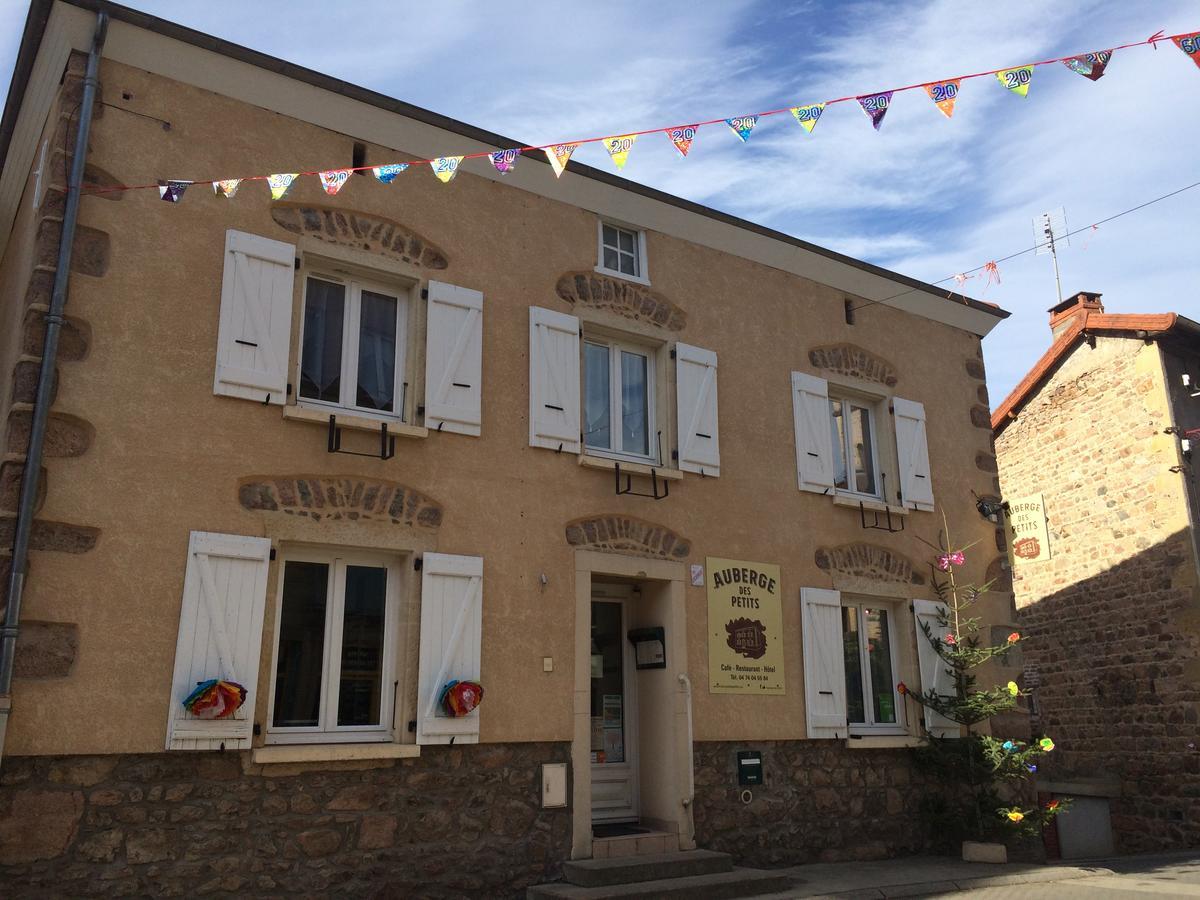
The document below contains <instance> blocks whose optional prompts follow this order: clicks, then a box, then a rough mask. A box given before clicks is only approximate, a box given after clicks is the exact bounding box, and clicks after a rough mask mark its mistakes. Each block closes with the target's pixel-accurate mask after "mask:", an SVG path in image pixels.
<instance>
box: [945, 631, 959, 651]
mask: <svg viewBox="0 0 1200 900" xmlns="http://www.w3.org/2000/svg"><path fill="white" fill-rule="evenodd" d="M942 640H944V641H945V642H946V643H947V644H949V645H950V646H951V647H953V646H954V645H955V644H957V643H958V641H957V640H956V639H955V637H954V633H953V632H950V631H947V632H946V636H945V637H944V638H942Z"/></svg>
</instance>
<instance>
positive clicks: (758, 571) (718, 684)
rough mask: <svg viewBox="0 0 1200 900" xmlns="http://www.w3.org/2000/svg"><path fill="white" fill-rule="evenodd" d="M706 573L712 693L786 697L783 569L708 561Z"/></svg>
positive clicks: (765, 564)
mask: <svg viewBox="0 0 1200 900" xmlns="http://www.w3.org/2000/svg"><path fill="white" fill-rule="evenodd" d="M705 569H706V571H707V575H708V578H707V584H708V689H709V691H710V693H713V694H782V693H783V692H784V682H783V609H782V606H781V603H780V592H779V566H776V565H770V564H768V563H755V562H741V561H739V560H733V559H716V558H714V557H709V558H708V559H706V560H705Z"/></svg>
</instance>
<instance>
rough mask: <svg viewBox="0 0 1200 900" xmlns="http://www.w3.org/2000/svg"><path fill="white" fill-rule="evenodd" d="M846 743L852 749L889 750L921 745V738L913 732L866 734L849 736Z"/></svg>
mask: <svg viewBox="0 0 1200 900" xmlns="http://www.w3.org/2000/svg"><path fill="white" fill-rule="evenodd" d="M845 744H846V746H847V747H848V748H850V749H851V750H887V749H893V748H897V747H920V746H921V738H919V737H913V736H912V735H911V734H864V735H862V736H861V737H851V738H847V739H846V741H845Z"/></svg>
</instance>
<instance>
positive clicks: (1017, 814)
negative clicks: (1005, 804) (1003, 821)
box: [1005, 809, 1025, 822]
mask: <svg viewBox="0 0 1200 900" xmlns="http://www.w3.org/2000/svg"><path fill="white" fill-rule="evenodd" d="M1005 815H1006V816H1008V821H1010V822H1020V821H1021V820H1022V819H1024V818H1025V813H1023V812H1021V811H1020V810H1019V809H1010V810H1008V811H1007V812H1006V813H1005Z"/></svg>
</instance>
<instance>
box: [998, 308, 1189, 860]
mask: <svg viewBox="0 0 1200 900" xmlns="http://www.w3.org/2000/svg"><path fill="white" fill-rule="evenodd" d="M1050 314H1051V315H1050V326H1051V329H1052V331H1053V340H1052V344H1051V346H1050V349H1049V350H1047V351H1046V353H1045V355H1044V356H1043V357H1042V358H1041V360H1039V362H1038V363H1037V365H1036V366H1035V367H1034V368H1033V369H1032V370H1031V371H1030V372H1029V374H1028V376H1027V377H1026V378H1025V379H1024V380H1023V381H1022V382H1021V383H1020V384H1019V385H1018V386H1017V388H1016V389H1015V390H1014V391H1013V393H1012V394H1011V395H1010V396H1009V397H1008V398H1006V399H1005V401H1004V402H1003V403H1001V404H1000V406H999V407H998V408H997V409H996V411H995V413H994V414H993V416H992V425H993V428H994V429H995V434H996V454H997V458H998V460H999V465H1000V483H1001V486H1002V488H1003V491H1004V496H1005V498H1006V499H1008V500H1012V499H1015V498H1022V497H1027V496H1030V495H1036V494H1041V495H1042V496H1043V498H1044V507H1045V513H1046V518H1047V520H1048V530H1049V539H1050V553H1051V556H1050V558H1049V559H1041V560H1038V561H1031V562H1026V561H1024V560H1023V559H1022V558H1021V556H1020V555H1017V556H1015V557H1014V570H1013V586H1014V589H1015V593H1016V603H1017V618H1018V621H1019V622H1020V625H1021V632H1022V635H1023V637H1024V640H1023V641H1022V651H1023V654H1024V663H1025V675H1026V682H1027V687H1029V688H1032V690H1033V694H1034V703H1033V706H1032V713H1033V725H1034V727H1035V728H1036V729H1038V730H1039V731H1040V732H1044V733H1046V734H1049V735H1051V736H1052V738H1053V739H1054V741H1055V743H1056V744H1057V749H1056V751H1055V753H1054V754H1052V756H1050V757H1047V759H1046V762H1045V763H1044V764H1043V766H1042V769H1041V771H1040V772H1039V773H1038V774H1039V777H1040V783H1039V787H1040V789H1041V790H1042V791H1043V792H1045V793H1053V794H1056V795H1062V796H1070V797H1073V798H1075V802H1074V805H1073V807H1072V808H1071V809H1070V810H1069V811H1068V812H1067V813H1065V814H1064V815H1063V816H1062V817H1060V820H1059V822H1058V830H1059V839H1060V842H1061V844H1062V851H1063V854H1064V856H1071V855H1076V856H1078V855H1088V854H1089V853H1092V852H1103V851H1104V850H1106V849H1107V848H1110V847H1111V848H1113V849H1115V850H1117V851H1118V852H1124V853H1131V852H1141V851H1152V850H1163V849H1167V848H1178V847H1194V846H1196V845H1198V844H1200V588H1198V586H1197V584H1198V582H1197V560H1198V559H1200V554H1198V552H1197V530H1196V524H1197V521H1198V520H1200V518H1198V517H1200V505H1198V498H1200V478H1198V475H1197V473H1198V470H1200V458H1198V457H1197V455H1196V447H1197V445H1198V444H1200V430H1198V429H1200V386H1198V385H1200V325H1198V324H1197V323H1196V322H1195V321H1192V320H1190V319H1187V318H1185V317H1184V316H1181V315H1176V314H1175V313H1166V314H1161V315H1133V314H1112V313H1106V312H1105V310H1104V306H1103V305H1102V304H1101V302H1100V295H1099V294H1090V293H1080V294H1077V295H1075V296H1072V297H1070V298H1069V299H1067V300H1065V301H1063V302H1062V303H1060V304H1059V305H1057V306H1055V307H1054V308H1053V309H1051V311H1050ZM1189 434H1190V436H1189ZM1110 821H1111V832H1110V830H1109V826H1110Z"/></svg>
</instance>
